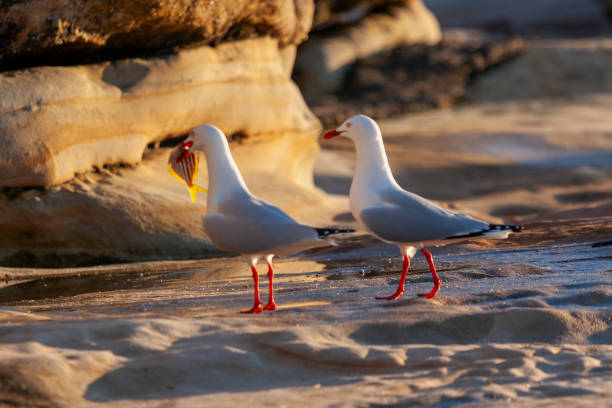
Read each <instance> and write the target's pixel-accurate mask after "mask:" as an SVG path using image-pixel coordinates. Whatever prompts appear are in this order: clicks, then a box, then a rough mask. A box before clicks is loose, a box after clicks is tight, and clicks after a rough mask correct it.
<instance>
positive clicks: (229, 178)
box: [204, 137, 250, 212]
mask: <svg viewBox="0 0 612 408" xmlns="http://www.w3.org/2000/svg"><path fill="white" fill-rule="evenodd" d="M204 150H205V151H204V153H205V154H206V165H207V167H208V199H207V202H208V210H209V212H214V211H216V210H215V209H216V208H217V206H218V205H219V204H221V203H222V202H224V201H225V200H227V199H228V198H229V197H230V196H233V195H236V194H241V195H250V193H249V190H248V188H247V186H246V184H245V183H244V180H243V178H242V175H241V174H240V171H239V170H238V166H237V165H236V162H235V161H234V158H233V157H232V154H231V153H230V149H229V145H228V143H227V140H226V139H225V137H223V138H220V139H219V140H215V141H214V142H213V143H208V144H207V146H206V147H205V149H204Z"/></svg>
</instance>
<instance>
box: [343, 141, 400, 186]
mask: <svg viewBox="0 0 612 408" xmlns="http://www.w3.org/2000/svg"><path fill="white" fill-rule="evenodd" d="M355 149H356V150H357V164H356V168H355V177H354V178H353V184H360V185H372V186H375V187H377V188H376V189H378V188H380V187H383V186H385V185H388V184H396V182H395V179H394V178H393V174H391V169H390V167H389V162H388V160H387V154H386V153H385V146H384V145H383V141H382V137H381V136H380V135H378V137H376V138H375V139H371V138H370V139H361V140H359V141H358V143H355Z"/></svg>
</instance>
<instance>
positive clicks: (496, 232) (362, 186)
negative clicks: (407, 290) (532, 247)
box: [323, 115, 521, 300]
mask: <svg viewBox="0 0 612 408" xmlns="http://www.w3.org/2000/svg"><path fill="white" fill-rule="evenodd" d="M336 136H344V137H348V138H349V139H351V140H352V141H353V143H354V144H355V149H356V150H357V164H356V168H355V174H354V176H353V182H352V184H351V190H350V195H349V202H350V207H351V212H352V213H353V216H354V217H355V219H356V220H357V221H358V222H359V223H360V224H361V225H362V226H363V227H364V228H365V229H366V230H367V231H368V232H370V233H371V234H372V235H374V236H375V237H376V238H378V239H380V240H382V241H384V242H387V243H392V244H395V245H397V246H398V247H399V249H400V251H401V253H402V255H403V258H404V263H403V267H402V274H401V276H400V281H399V285H398V288H397V290H396V291H395V293H394V294H392V295H391V296H381V297H377V298H376V299H387V300H395V299H397V298H399V297H400V296H402V294H403V293H404V282H405V280H406V274H407V272H408V268H409V267H410V259H411V258H412V257H413V256H414V255H415V254H416V251H417V249H419V250H420V251H421V252H422V253H423V255H424V256H425V259H426V260H427V263H428V264H429V269H430V271H431V275H432V278H433V284H434V287H433V289H432V290H431V291H430V292H429V293H425V294H419V296H422V297H426V298H433V297H434V296H435V295H436V293H437V292H438V290H439V289H440V285H441V283H442V281H441V280H440V278H439V277H438V274H437V272H436V267H435V265H434V262H433V256H432V255H431V253H430V252H429V251H428V250H427V249H425V246H440V245H444V244H448V243H452V242H457V241H460V240H466V239H470V238H475V237H478V238H492V239H504V238H507V237H508V235H509V234H510V233H511V232H519V231H520V230H521V227H520V226H518V225H497V224H489V223H487V222H484V221H480V220H477V219H475V218H472V217H470V216H468V215H465V214H459V213H456V212H452V211H448V210H445V209H443V208H441V207H439V206H437V205H436V204H434V203H432V202H431V201H429V200H427V199H425V198H423V197H421V196H418V195H416V194H414V193H411V192H409V191H406V190H404V189H402V188H401V187H400V186H399V184H398V183H397V182H396V181H395V179H394V178H393V174H391V169H390V168H389V162H388V161H387V155H386V153H385V147H384V145H383V140H382V134H381V132H380V128H379V127H378V125H377V124H376V122H375V121H374V120H372V119H371V118H369V117H367V116H365V115H356V116H353V117H351V118H349V119H347V120H346V121H345V122H344V123H342V125H340V127H338V128H337V129H335V130H330V131H328V132H327V133H325V134H324V136H323V139H331V138H333V137H336Z"/></svg>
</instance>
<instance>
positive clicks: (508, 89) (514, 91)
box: [465, 39, 612, 102]
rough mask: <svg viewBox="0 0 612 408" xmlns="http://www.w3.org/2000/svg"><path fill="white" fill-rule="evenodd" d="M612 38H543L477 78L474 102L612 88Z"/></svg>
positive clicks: (470, 93)
mask: <svg viewBox="0 0 612 408" xmlns="http://www.w3.org/2000/svg"><path fill="white" fill-rule="evenodd" d="M610 67H612V40H610V39H576V40H542V41H537V42H534V43H532V44H531V46H530V47H529V48H528V49H527V51H526V52H525V53H524V54H523V55H521V56H520V57H518V58H516V59H515V60H513V61H511V62H509V63H507V64H505V65H503V66H501V67H500V68H498V69H496V70H494V71H491V72H489V73H486V74H485V75H483V76H481V77H479V78H477V79H476V80H475V81H474V83H473V84H472V86H470V87H469V88H468V90H467V92H466V95H465V96H466V99H467V100H468V101H473V102H485V101H506V100H528V99H543V98H569V97H572V96H576V95H584V94H605V93H610V92H612V75H611V74H610V72H611V71H610Z"/></svg>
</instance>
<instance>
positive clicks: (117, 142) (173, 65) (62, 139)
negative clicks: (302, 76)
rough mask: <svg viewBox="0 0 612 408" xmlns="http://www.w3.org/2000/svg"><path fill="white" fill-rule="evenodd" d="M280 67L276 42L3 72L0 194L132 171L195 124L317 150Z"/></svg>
mask: <svg viewBox="0 0 612 408" xmlns="http://www.w3.org/2000/svg"><path fill="white" fill-rule="evenodd" d="M286 59H287V60H288V61H289V62H290V61H291V56H289V57H288V58H286ZM287 63H288V62H287V61H285V62H284V61H283V57H282V53H281V52H280V51H279V47H278V41H277V40H275V39H271V38H269V37H262V38H257V39H251V40H242V41H236V42H228V43H224V44H221V45H219V46H217V47H214V48H213V47H207V46H205V47H200V48H193V49H189V50H183V51H180V52H177V53H174V54H168V55H164V56H158V57H154V58H147V59H130V60H121V61H116V62H105V63H100V64H92V65H82V66H75V67H39V68H31V69H27V70H22V71H13V72H6V73H4V74H0V94H1V95H2V99H1V100H0V142H1V143H2V146H3V149H2V150H1V151H0V186H14V187H15V186H50V185H54V184H58V183H62V182H64V181H67V180H70V179H71V178H72V177H73V176H74V174H75V173H77V172H83V171H88V170H91V168H92V166H100V167H101V166H103V165H104V164H109V163H118V162H123V163H137V162H139V161H140V159H141V157H142V154H143V151H144V149H145V148H146V146H147V144H148V143H151V142H155V141H161V140H163V139H165V138H168V137H173V136H178V135H181V134H185V133H186V132H188V131H189V129H191V128H193V127H195V126H198V125H200V124H202V123H213V124H215V125H217V126H218V127H220V128H221V129H222V130H223V131H224V132H225V133H226V134H227V135H232V134H234V133H239V134H240V135H241V136H242V137H246V138H248V139H249V141H250V142H260V141H265V140H272V139H274V138H277V137H279V136H281V135H286V134H293V135H302V136H303V135H308V136H309V137H310V139H311V143H312V144H313V146H316V137H317V136H318V132H319V130H320V125H319V122H318V120H317V119H316V118H315V117H314V115H313V114H312V113H311V112H310V110H309V109H308V107H307V106H306V104H305V103H304V101H303V99H302V96H301V94H300V92H299V90H298V89H297V87H296V86H295V85H294V84H293V82H291V79H290V78H289V73H288V70H287V68H286V64H287ZM305 171H308V170H305ZM299 177H301V178H305V176H299ZM299 177H298V178H299Z"/></svg>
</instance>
